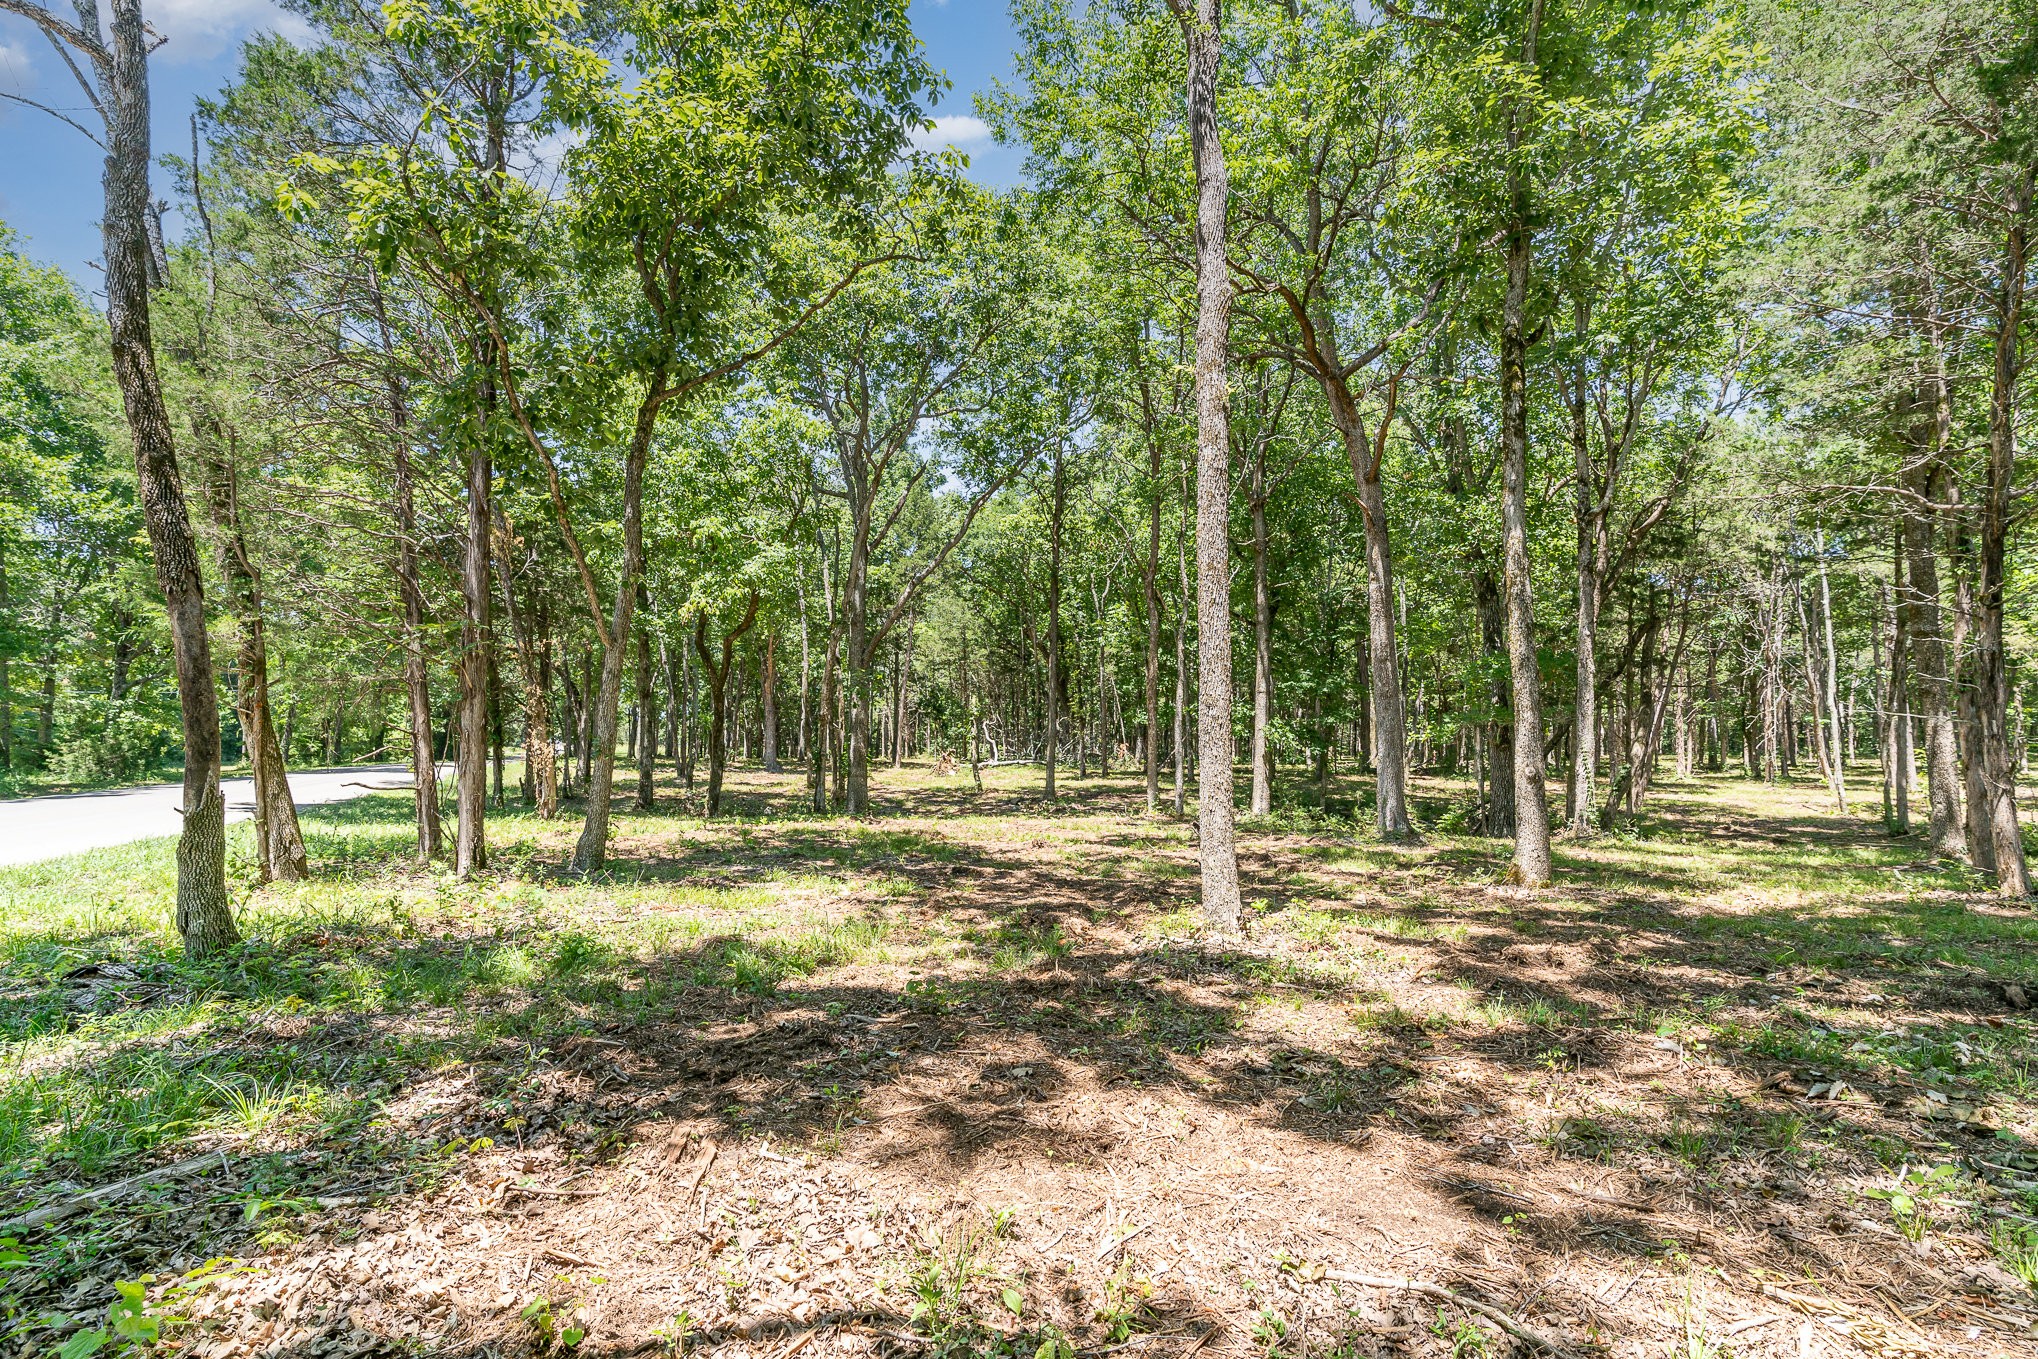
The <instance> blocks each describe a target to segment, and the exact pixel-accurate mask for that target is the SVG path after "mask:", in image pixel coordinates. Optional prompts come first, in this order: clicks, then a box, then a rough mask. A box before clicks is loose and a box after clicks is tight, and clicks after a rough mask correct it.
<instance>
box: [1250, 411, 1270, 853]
mask: <svg viewBox="0 0 2038 1359" xmlns="http://www.w3.org/2000/svg"><path fill="white" fill-rule="evenodd" d="M1248 494H1249V495H1250V497H1251V508H1252V532H1253V731H1252V792H1251V801H1250V803H1249V804H1248V806H1249V809H1250V811H1251V813H1252V815H1254V816H1270V815H1272V814H1273V810H1274V752H1273V747H1272V746H1271V745H1270V744H1269V742H1268V732H1267V728H1268V726H1269V725H1270V724H1271V723H1272V722H1273V720H1274V598H1273V591H1272V589H1271V587H1270V585H1269V582H1268V565H1267V441H1266V440H1265V439H1264V438H1262V439H1258V440H1255V441H1254V450H1253V465H1252V484H1251V487H1250V489H1249V491H1248Z"/></svg>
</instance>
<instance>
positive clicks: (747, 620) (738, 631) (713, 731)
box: [693, 590, 760, 819]
mask: <svg viewBox="0 0 2038 1359" xmlns="http://www.w3.org/2000/svg"><path fill="white" fill-rule="evenodd" d="M759 602H760V596H759V595H758V593H757V591H755V590H752V591H751V592H750V606H749V608H748V609H746V610H745V611H744V614H743V621H742V622H740V623H738V624H737V625H736V626H735V627H734V628H732V629H731V630H729V631H728V632H725V633H723V634H722V638H721V653H722V654H721V660H720V662H719V663H718V662H717V661H716V659H715V653H714V651H713V650H712V649H710V648H709V646H708V616H707V614H705V613H703V614H700V615H698V616H697V617H696V618H695V619H694V628H693V644H694V651H695V653H696V654H698V655H699V656H700V660H701V669H702V671H703V672H705V673H706V675H707V677H708V694H709V700H710V706H709V709H708V816H709V817H710V819H712V818H714V817H716V816H718V815H720V814H721V810H722V771H723V767H724V765H725V764H726V753H727V747H728V714H729V706H730V705H729V703H728V702H727V699H728V696H729V677H730V675H731V674H732V673H733V672H734V671H735V669H736V656H735V651H736V642H737V639H738V638H740V637H742V636H743V634H744V633H746V632H748V631H750V628H751V625H752V624H754V623H755V622H756V621H757V607H758V604H759Z"/></svg>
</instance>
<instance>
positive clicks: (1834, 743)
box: [1818, 534, 1847, 816]
mask: <svg viewBox="0 0 2038 1359" xmlns="http://www.w3.org/2000/svg"><path fill="white" fill-rule="evenodd" d="M1818 547H1819V617H1820V619H1821V626H1822V627H1823V628H1824V631H1825V648H1826V717H1827V720H1828V721H1829V722H1830V723H1831V724H1832V740H1831V741H1830V742H1829V743H1828V744H1829V745H1830V746H1831V754H1832V760H1833V801H1834V802H1836V803H1837V804H1839V808H1840V814H1841V815H1842V816H1845V815H1846V814H1847V743H1846V740H1845V738H1844V737H1843V736H1842V735H1841V732H1840V662H1839V657H1838V656H1837V655H1836V654H1835V653H1834V650H1833V586H1832V582H1831V581H1830V579H1829V578H1828V577H1827V574H1826V551H1825V547H1826V540H1825V535H1824V534H1820V535H1819V537H1818Z"/></svg>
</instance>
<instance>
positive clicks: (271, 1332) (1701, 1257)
mask: <svg viewBox="0 0 2038 1359" xmlns="http://www.w3.org/2000/svg"><path fill="white" fill-rule="evenodd" d="M876 777H877V778H878V779H879V781H880V786H879V788H878V794H879V799H878V800H879V805H878V807H877V809H876V814H875V815H874V816H873V817H871V818H870V819H869V820H867V821H864V822H860V823H859V822H852V821H848V820H844V819H840V818H833V817H827V818H821V817H808V816H804V815H803V814H802V813H801V812H800V811H799V810H798V808H799V803H800V799H801V789H800V786H799V782H798V780H797V778H796V777H795V776H791V775H787V776H777V777H774V776H767V775H763V774H758V773H754V772H747V771H745V772H738V773H735V774H733V775H732V785H733V790H734V806H735V812H736V815H734V816H732V817H729V818H727V819H725V820H722V821H719V822H715V823H704V822H703V821H701V820H700V819H699V818H698V817H697V816H696V815H692V814H682V813H681V812H679V811H678V810H676V809H675V810H669V811H666V812H663V813H659V814H649V815H646V814H636V813H619V830H618V834H617V840H616V845H615V860H614V864H613V868H612V871H610V872H608V873H606V874H604V875H603V876H602V877H600V878H599V879H598V880H596V881H594V882H592V883H588V882H581V881H574V880H569V879H566V878H565V877H563V876H562V875H561V874H560V872H559V868H558V866H559V865H560V864H561V863H562V862H563V860H564V857H565V854H566V852H567V848H568V846H569V845H570V842H571V838H572V835H573V833H574V831H575V830H576V828H577V827H576V825H575V824H574V823H571V822H568V821H560V822H555V823H544V822H540V821H538V820H536V819H532V818H529V817H517V816H510V817H507V818H506V819H505V820H504V821H503V822H502V823H501V829H500V831H497V830H496V829H495V828H494V827H492V828H491V833H492V836H495V835H499V836H500V838H499V839H498V841H497V843H498V844H500V845H501V846H502V849H501V851H500V853H499V856H498V858H497V861H496V867H495V869H494V871H493V872H492V873H491V874H490V875H489V876H488V877H487V878H486V879H485V880H483V881H478V882H472V883H468V884H465V885H462V884H458V883H455V882H454V881H452V880H451V879H450V878H449V877H447V876H445V875H443V874H440V873H424V872H420V871H417V870H415V869H413V868H411V867H409V866H408V865H407V862H406V851H407V847H408V845H409V843H410V837H411V829H410V825H409V818H408V806H407V803H406V802H405V801H404V800H403V799H401V798H400V797H394V796H383V797H378V798H372V799H368V800H365V801H363V802H360V803H355V804H349V805H345V806H339V807H330V808H319V809H315V810H312V811H309V812H308V813H307V824H306V830H307V833H308V838H309V840H310V842H311V851H312V857H313V860H314V863H315V865H316V866H317V869H318V871H317V872H315V874H314V878H313V880H312V881H310V882H307V883H304V884H299V885H295V886H291V887H275V888H265V889H261V890H259V891H256V892H255V893H254V894H253V895H252V896H251V897H250V898H249V899H248V900H247V901H246V902H245V905H244V908H243V910H244V922H245V924H246V926H247V928H248V931H249V933H250V935H251V937H252V938H253V939H255V940H256V941H258V942H256V943H254V944H251V945H250V946H249V947H248V948H247V949H246V950H245V951H243V952H240V953H237V954H234V955H233V956H232V957H231V958H230V959H227V960H225V961H223V962H221V963H218V964H216V965H212V966H207V967H193V966H191V965H188V964H186V963H185V962H183V961H182V958H181V955H180V952H179V950H178V949H177V947H176V940H175V936H174V935H173V934H172V933H171V931H170V928H169V922H170V915H171V910H170V890H171V882H172V877H173V871H172V858H171V846H170V844H169V842H167V841H166V842H161V843H157V844H153V845H149V846H141V847H129V848H126V849H118V850H107V851H101V852H98V853H95V854H93V855H90V856H87V857H83V858H79V859H75V860H70V861H66V862H62V863H58V864H44V865H37V866H33V867H27V868H15V869H8V870H0V905H4V927H0V928H4V942H0V1033H4V1039H5V1044H6V1048H5V1052H4V1066H0V1164H4V1166H5V1170H4V1175H5V1179H4V1181H0V1218H4V1219H6V1220H7V1221H6V1222H4V1223H0V1236H6V1237H11V1238H13V1239H14V1240H15V1241H16V1242H18V1248H15V1249H10V1251H9V1254H11V1255H18V1256H20V1257H24V1258H21V1259H19V1260H16V1261H15V1262H14V1263H13V1264H12V1265H11V1267H8V1268H6V1269H5V1270H4V1271H0V1277H4V1279H5V1280H6V1283H5V1285H4V1287H5V1291H6V1293H7V1294H8V1295H9V1298H10V1304H9V1305H10V1307H11V1308H12V1309H13V1316H14V1318H15V1321H16V1324H17V1327H18V1329H17V1330H16V1332H15V1339H14V1341H13V1342H12V1343H13V1344H14V1345H15V1346H16V1348H17V1349H18V1350H19V1351H20V1352H24V1353H42V1352H50V1351H54V1350H56V1348H57V1346H58V1345H60V1344H64V1343H66V1342H67V1341H68V1343H70V1344H72V1345H74V1346H77V1347H78V1348H77V1350H76V1351H75V1352H78V1353H84V1352H88V1349H89V1346H90V1344H91V1340H92V1337H93V1336H94V1335H95V1334H97V1335H100V1336H102V1337H103V1338H104V1339H105V1341H106V1344H107V1345H108V1346H129V1345H135V1346H140V1347H143V1348H146V1346H147V1345H148V1344H150V1343H153V1342H151V1341H150V1336H151V1335H153V1334H154V1333H155V1332H154V1329H153V1328H155V1327H156V1326H157V1325H158V1324H160V1326H161V1337H162V1339H163V1340H164V1341H166V1342H174V1344H175V1347H176V1349H177V1352H178V1353H180V1354H183V1355H188V1356H206V1355H243V1354H265V1355H287V1356H306V1357H307V1359H308V1357H309V1356H315V1355H331V1356H340V1355H381V1354H387V1355H398V1354H420V1353H421V1354H432V1355H474V1356H480V1355H515V1354H527V1353H535V1352H542V1351H552V1352H567V1351H572V1352H576V1353H580V1354H608V1353H642V1354H651V1353H659V1352H682V1353H702V1354H717V1355H726V1356H732V1357H733V1356H737V1355H750V1356H760V1357H762V1356H773V1357H774V1359H783V1357H785V1356H790V1355H793V1354H796V1353H804V1354H807V1355H812V1356H823V1355H836V1354H899V1355H907V1354H1008V1353H1009V1354H1018V1355H1024V1356H1035V1355H1044V1356H1051V1357H1058V1356H1068V1355H1076V1354H1095V1353H1104V1352H1107V1351H1117V1352H1122V1353H1127V1354H1153V1355H1187V1354H1190V1353H1192V1352H1193V1353H1197V1354H1205V1355H1248V1354H1250V1355H1283V1356H1302V1355H1313V1356H1325V1355H1372V1354H1392V1355H1438V1356H1442V1355H1455V1356H1469V1355H1475V1354H1491V1355H1498V1354H1501V1353H1505V1352H1506V1351H1507V1350H1508V1348H1509V1347H1510V1346H1514V1345H1517V1344H1523V1343H1526V1342H1522V1341H1519V1340H1517V1339H1515V1338H1511V1337H1510V1336H1509V1335H1508V1334H1507V1333H1506V1332H1505V1331H1504V1329H1503V1320H1504V1321H1505V1323H1506V1324H1507V1325H1512V1326H1514V1327H1516V1328H1518V1329H1519V1330H1522V1331H1528V1332H1534V1333H1536V1334H1539V1335H1542V1336H1544V1337H1546V1338H1549V1339H1551V1340H1552V1341H1555V1342H1557V1343H1560V1344H1562V1345H1564V1346H1566V1347H1568V1348H1569V1349H1571V1350H1572V1351H1573V1352H1575V1353H1578V1354H1587V1353H1593V1352H1607V1353H1612V1354H1616V1355H1637V1356H1640V1355H1648V1356H1662V1355H1670V1354H1674V1355H1676V1356H1678V1359H1708V1357H1709V1356H1721V1355H1727V1354H1733V1355H1742V1356H1759V1355H1766V1354H1773V1355H1792V1356H1796V1355H1845V1354H1869V1355H1938V1354H1943V1355H1977V1356H1979V1355H1988V1354H2029V1353H2034V1352H2038V1347H2034V1345H2033V1342H2032V1340H2031V1339H2030V1338H2029V1337H2030V1335H2031V1331H2030V1329H2029V1327H2030V1325H2031V1323H2032V1322H2033V1321H2034V1319H2038V1313H2034V1311H2033V1306H2032V1297H2031V1294H2030V1291H2029V1288H2030V1285H2031V1283H2032V1281H2033V1280H2034V1279H2038V1226H2034V1223H2033V1217H2034V1216H2038V1146H2034V1144H2033V1143H2032V1141H2031V1140H2030V1139H2031V1138H2032V1137H2033V1136H2034V1134H2038V1080H2034V1071H2033V1068H2032V1057H2033V1048H2032V1044H2031V1018H2030V1014H2031V1012H2029V1011H2027V1010H2026V1009H2025V1008H2024V1007H2025V1006H2026V1004H2027V1003H2028V1000H2029V997H2031V996H2033V995H2038V964H2034V959H2033V957H2032V954H2031V944H2032V941H2033V940H2034V939H2038V920H2034V919H2033V917H2032V916H2031V915H2030V914H2029V913H2028V912H2027V911H2024V910H2019V909H2014V908H2008V907H2004V906H2002V905H1999V904H1998V903H1997V902H1996V901H1995V899H1993V898H1992V897H1991V896H1989V895H1988V894H1987V892H1986V891H1985V890H1983V888H1982V885H1981V884H1979V882H1978V881H1977V880H1975V879H1973V878H1972V877H1971V876H1970V875H1968V874H1967V873H1966V872H1965V871H1964V870H1959V869H1941V868H1937V867H1933V866H1930V865H1926V864H1923V863H1920V862H1919V861H1918V860H1917V858H1916V850H1915V848H1914V846H1912V845H1906V844H1899V843H1895V842H1892V841H1891V840H1890V839H1888V838H1887V837H1886V836H1884V835H1883V834H1882V833H1881V831H1880V828H1879V826H1878V825H1877V823H1876V822H1874V821H1873V820H1872V819H1871V818H1869V817H1864V816H1858V815H1857V816H1854V817H1851V818H1845V817H1839V816H1835V815H1833V814H1831V813H1830V811H1829V810H1828V809H1827V808H1828V804H1827V802H1826V800H1825V797H1824V794H1823V793H1822V791H1821V790H1820V789H1819V788H1817V787H1815V786H1813V785H1811V784H1809V783H1796V784H1786V785H1783V786H1779V787H1764V786H1762V785H1759V784H1754V783H1750V782H1748V781H1745V780H1742V779H1737V778H1705V779H1700V780H1697V781H1682V782H1672V783H1670V784H1668V785H1667V786H1665V787H1664V788H1663V789H1662V792H1661V800H1660V802H1659V803H1658V804H1657V807H1656V809H1655V812H1654V814H1653V815H1652V816H1651V817H1650V818H1649V820H1648V824H1647V826H1646V828H1645V830H1644V831H1643V833H1641V834H1639V835H1636V836H1631V837H1611V836H1609V837H1605V838H1601V839H1597V840H1592V841H1587V842H1581V843H1570V844H1564V845H1560V846H1559V862H1558V874H1559V877H1560V879H1561V885H1560V886H1558V887H1556V888H1554V889H1550V890H1545V891H1541V892H1533V893H1531V892H1526V891H1523V890H1520V889H1515V888H1509V887H1505V886H1501V885H1498V884H1499V880H1500V877H1501V874H1502V871H1503V869H1504V868H1505V865H1506V860H1507V850H1508V847H1507V845H1506V844H1505V843H1504V842H1500V841H1491V840H1482V839H1475V838H1471V837H1466V836H1460V835H1454V834H1452V833H1450V832H1449V831H1448V829H1440V830H1435V831H1432V832H1431V833H1430V834H1429V835H1428V836H1427V838H1426V840H1425V842H1424V843H1422V844H1420V845H1416V846H1397V845H1387V844H1382V843H1379V842H1377V841H1373V840H1370V839H1369V838H1366V836H1365V835H1364V833H1363V832H1358V833H1355V831H1354V829H1353V825H1352V823H1351V821H1349V820H1338V819H1332V818H1326V817H1324V816H1323V815H1321V814H1319V813H1315V812H1311V811H1308V810H1304V809H1295V810H1291V811H1283V812H1280V813H1278V814H1277V816H1276V817H1275V818H1274V820H1273V821H1272V822H1259V823H1251V822H1249V823H1247V825H1246V829H1245V833H1244V835H1243V838H1242V841H1241V854H1242V860H1243V863H1242V870H1243V873H1244V876H1245V881H1246V885H1247V886H1246V895H1247V899H1248V901H1249V903H1250V909H1249V912H1248V915H1249V921H1248V933H1247V936H1246V938H1245V939H1244V940H1243V941H1242V942H1240V943H1238V944H1235V945H1231V946H1224V945H1219V944H1216V943H1213V942H1210V941H1207V940H1206V939H1204V938H1203V937H1202V936H1201V935H1200V934H1199V931H1198V928H1197V914H1196V908H1195V891H1196V875H1195V857H1194V846H1193V844H1192V842H1191V839H1190V828H1189V827H1188V826H1186V825H1183V824H1179V823H1175V822H1171V821H1166V820H1160V821H1152V820H1148V819H1146V818H1145V817H1143V816H1142V815H1140V814H1139V812H1138V808H1139V806H1140V803H1141V800H1142V798H1141V792H1140V789H1139V786H1138V783H1137V781H1136V779H1135V778H1133V777H1130V776H1128V777H1117V776H1114V777H1111V778H1109V779H1097V778H1091V779H1086V780H1071V781H1070V782H1069V785H1068V791H1067V793H1066V795H1065V796H1064V798H1063V800H1062V801H1061V802H1060V803H1059V804H1058V805H1052V806H1050V805H1048V804H1046V803H1044V802H1042V801H1041V800H1040V799H1039V797H1038V796H1037V794H1036V793H1035V792H1034V789H1033V780H1035V779H1036V778H1037V772H1028V771H1023V770H1012V769H1002V770H997V771H994V775H993V777H992V779H991V783H990V787H989V788H988V789H987V790H986V791H985V792H984V793H983V794H982V795H981V796H978V795H974V794H972V793H971V792H970V791H969V789H968V787H967V780H968V773H967V771H966V770H965V771H962V773H961V774H959V775H948V776H942V775H939V774H937V773H936V772H935V771H934V770H933V769H931V768H921V769H918V770H914V769H908V770H907V771H905V772H904V773H903V774H901V773H892V772H883V771H881V772H880V773H879V774H878V775H877V776H876ZM1420 791H1421V793H1422V794H1423V797H1422V803H1423V810H1424V811H1425V813H1426V814H1427V815H1428V816H1429V817H1430V818H1431V819H1433V820H1445V821H1446V822H1447V821H1448V818H1446V817H1443V816H1442V812H1443V809H1444V808H1445V807H1446V806H1447V805H1448V804H1449V801H1450V800H1451V799H1452V798H1458V799H1460V800H1462V797H1463V790H1462V789H1456V788H1453V787H1450V786H1447V785H1445V784H1443V783H1439V782H1435V781H1429V782H1425V783H1423V784H1422V785H1421V786H1420ZM671 801H672V803H673V805H674V807H675V808H676V807H677V806H678V805H679V803H680V799H679V798H678V797H677V796H674V797H673V798H672V799H671ZM1331 805H1332V806H1333V807H1336V806H1338V805H1339V804H1338V803H1337V802H1336V801H1335V799H1333V801H1332V803H1331ZM240 833H241V834H242V835H245V831H244V830H243V831H241V832H240ZM237 843H239V842H237ZM239 849H240V853H241V854H242V855H243V856H245V854H246V852H247V847H246V845H245V844H244V843H241V844H240V845H239ZM162 1167H171V1169H170V1171H169V1173H166V1174H162V1175H158V1176H155V1177H152V1178H146V1179H142V1180H140V1181H138V1182H134V1183H125V1182H126V1181H128V1180H129V1179H130V1177H134V1176H137V1175H140V1174H142V1173H143V1172H146V1171H149V1170H151V1169H158V1168H162ZM107 1186H115V1188H114V1189H113V1191H112V1192H111V1193H107V1194H104V1195H101V1196H99V1197H85V1195H86V1193H87V1191H91V1190H95V1189H102V1188H105V1187H107ZM222 1258H224V1259H226V1260H227V1261H228V1263H226V1264H221V1265H214V1266H212V1267H211V1268H210V1269H208V1268H207V1262H209V1261H216V1260H220V1259H222ZM187 1274H189V1275H190V1276H191V1277H190V1278H189V1279H186V1278H184V1277H183V1276H185V1275H187ZM143 1276H153V1278H152V1279H151V1280H150V1281H149V1282H148V1283H147V1284H145V1285H144V1286H142V1287H141V1288H140V1289H139V1290H136V1289H133V1287H132V1281H136V1280H140V1279H142V1278H143ZM1352 1276H1369V1277H1378V1276H1397V1277H1399V1276H1406V1277H1410V1278H1413V1279H1415V1280H1417V1281H1422V1282H1426V1283H1430V1284H1434V1285H1437V1286H1439V1287H1442V1288H1447V1289H1450V1290H1452V1291H1454V1292H1456V1293H1458V1294H1461V1295H1462V1296H1463V1297H1464V1298H1465V1299H1468V1300H1470V1301H1471V1302H1472V1303H1476V1304H1478V1306H1472V1305H1461V1304H1459V1303H1458V1302H1455V1301H1452V1300H1449V1299H1445V1298H1442V1297H1440V1296H1438V1295H1437V1294H1435V1293H1422V1292H1410V1291H1407V1290H1383V1289H1380V1288H1377V1287H1373V1286H1371V1285H1368V1284H1364V1283H1358V1282H1354V1281H1353V1278H1352ZM123 1282H128V1283H130V1292H131V1293H132V1294H133V1297H134V1298H135V1299H139V1300H140V1301H128V1302H125V1303H118V1299H119V1298H120V1295H119V1294H118V1293H117V1292H116V1286H117V1285H119V1284H121V1283H123ZM116 1303H118V1305H114V1306H112V1310H111V1311H109V1305H112V1304H116ZM123 1327H125V1328H126V1329H125V1330H123ZM137 1335H138V1336H139V1339H138V1340H135V1339H132V1338H131V1337H134V1336H137ZM109 1352H110V1351H109Z"/></svg>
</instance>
